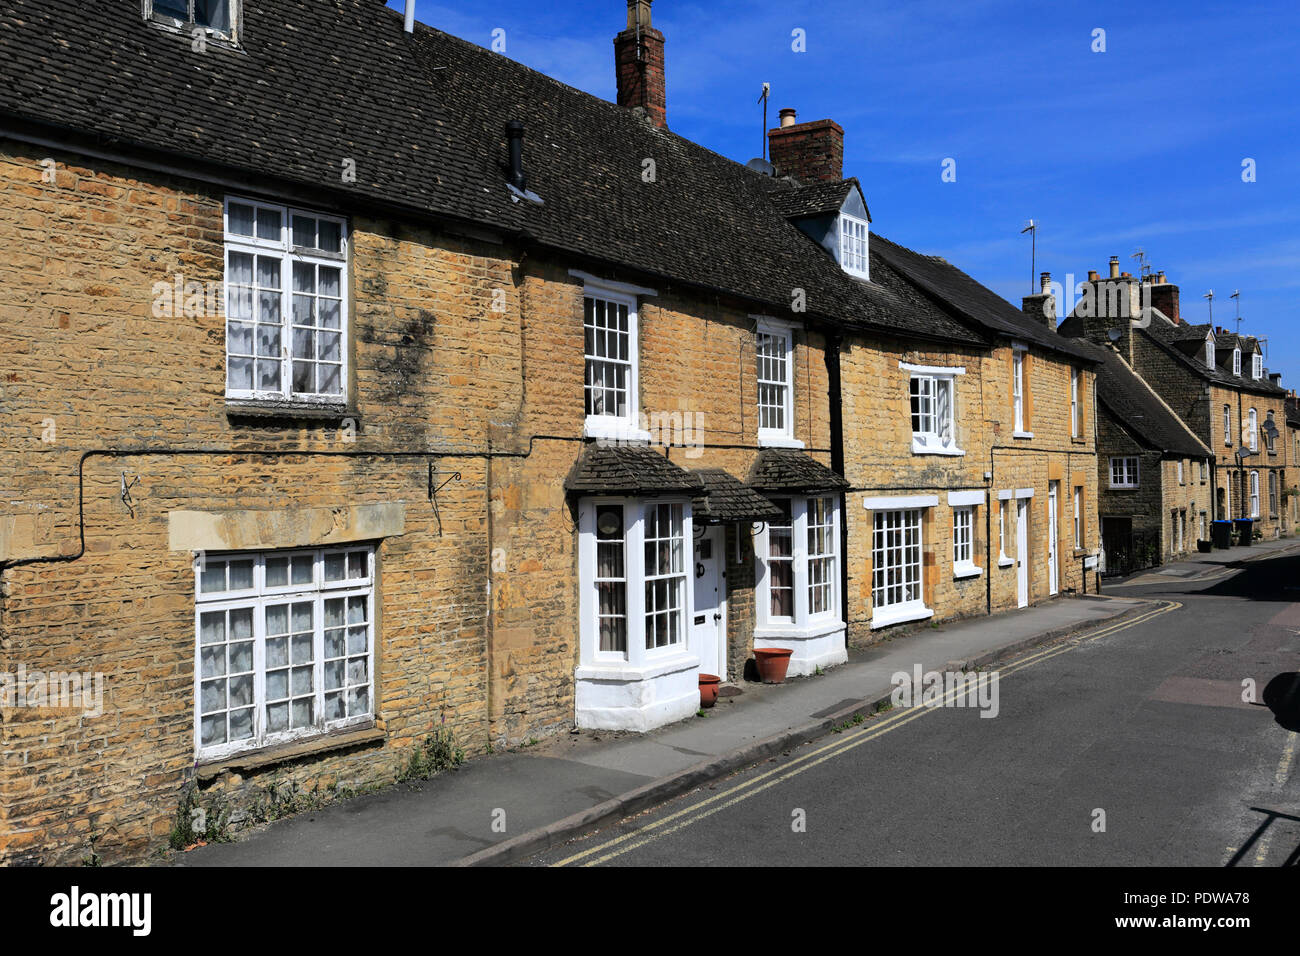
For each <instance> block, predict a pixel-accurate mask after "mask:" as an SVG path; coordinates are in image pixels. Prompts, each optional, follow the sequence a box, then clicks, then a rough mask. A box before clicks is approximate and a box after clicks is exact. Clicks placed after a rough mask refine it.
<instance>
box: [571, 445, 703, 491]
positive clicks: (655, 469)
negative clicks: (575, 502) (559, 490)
mask: <svg viewBox="0 0 1300 956" xmlns="http://www.w3.org/2000/svg"><path fill="white" fill-rule="evenodd" d="M703 487H704V486H703V483H702V482H701V480H700V477H699V476H698V475H697V474H695V473H694V472H690V471H687V470H686V469H685V468H681V467H679V466H678V465H675V464H673V463H672V462H671V461H669V460H668V458H667V457H666V456H665V455H664V453H663V451H662V450H661V449H657V448H651V447H650V446H649V445H621V444H606V443H603V442H589V443H588V444H586V445H584V446H583V449H582V454H581V455H579V456H578V460H577V461H576V462H575V463H574V465H573V468H572V470H571V471H570V472H569V475H568V477H567V478H566V479H565V480H564V490H565V491H567V492H568V493H569V494H572V495H579V496H581V495H606V494H608V495H628V496H636V497H641V496H647V495H674V494H689V495H697V494H699V493H700V492H701V490H702V489H703Z"/></svg>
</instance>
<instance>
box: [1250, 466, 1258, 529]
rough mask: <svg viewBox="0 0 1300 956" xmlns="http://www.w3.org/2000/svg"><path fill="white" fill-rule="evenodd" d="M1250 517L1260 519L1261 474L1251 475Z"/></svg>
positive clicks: (1255, 472)
mask: <svg viewBox="0 0 1300 956" xmlns="http://www.w3.org/2000/svg"><path fill="white" fill-rule="evenodd" d="M1250 516H1251V517H1252V518H1258V517H1259V472H1257V471H1252V472H1251V473H1250Z"/></svg>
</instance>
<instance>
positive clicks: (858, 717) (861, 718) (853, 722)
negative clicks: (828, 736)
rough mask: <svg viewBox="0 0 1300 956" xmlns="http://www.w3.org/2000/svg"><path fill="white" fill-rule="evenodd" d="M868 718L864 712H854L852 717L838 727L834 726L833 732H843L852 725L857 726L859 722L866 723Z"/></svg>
mask: <svg viewBox="0 0 1300 956" xmlns="http://www.w3.org/2000/svg"><path fill="white" fill-rule="evenodd" d="M866 719H867V718H866V717H865V716H864V715H863V714H854V715H853V716H852V718H850V719H849V720H846V721H844V723H842V724H840V725H839V726H838V727H832V728H831V733H836V734H838V733H843V732H844V731H846V730H848V729H849V728H850V727H856V726H858V724H861V723H864V722H865V721H866Z"/></svg>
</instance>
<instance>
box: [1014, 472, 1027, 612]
mask: <svg viewBox="0 0 1300 956" xmlns="http://www.w3.org/2000/svg"><path fill="white" fill-rule="evenodd" d="M1028 557H1029V499H1028V498H1017V499H1016V607H1028V606H1029V562H1028V561H1027V560H1026V558H1028Z"/></svg>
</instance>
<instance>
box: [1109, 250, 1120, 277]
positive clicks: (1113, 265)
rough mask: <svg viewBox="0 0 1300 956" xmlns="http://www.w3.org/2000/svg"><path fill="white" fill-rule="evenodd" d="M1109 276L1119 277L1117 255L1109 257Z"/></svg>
mask: <svg viewBox="0 0 1300 956" xmlns="http://www.w3.org/2000/svg"><path fill="white" fill-rule="evenodd" d="M1110 277H1111V278H1112V279H1118V278H1119V256H1111V257H1110Z"/></svg>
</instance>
